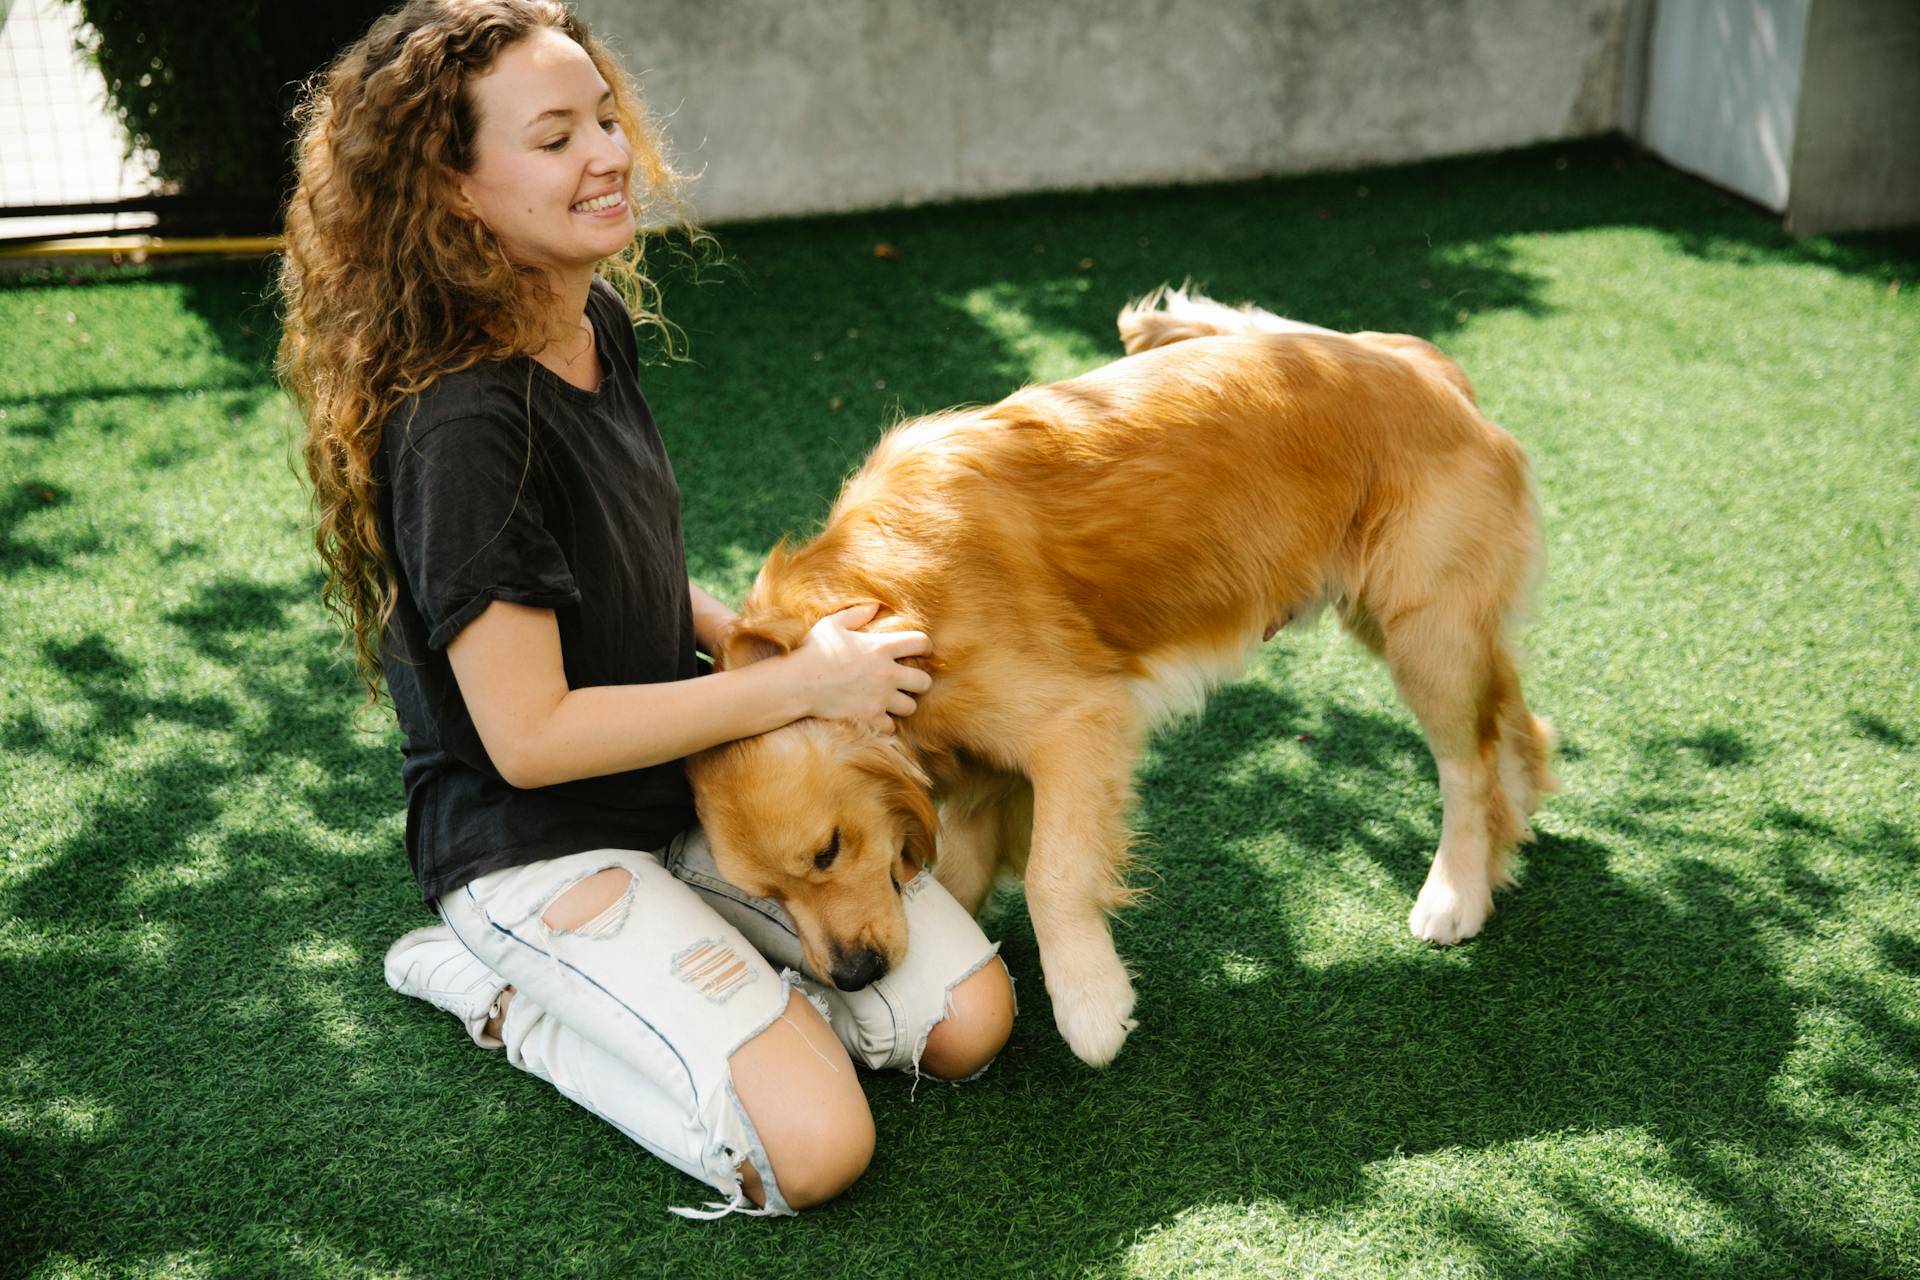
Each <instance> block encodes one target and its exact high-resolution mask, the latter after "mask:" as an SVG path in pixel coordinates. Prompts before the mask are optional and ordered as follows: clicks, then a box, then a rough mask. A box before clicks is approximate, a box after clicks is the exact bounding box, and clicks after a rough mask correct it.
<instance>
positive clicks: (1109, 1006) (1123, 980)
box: [1047, 963, 1140, 1067]
mask: <svg viewBox="0 0 1920 1280" xmlns="http://www.w3.org/2000/svg"><path fill="white" fill-rule="evenodd" d="M1047 994H1048V995H1049V996H1050V997H1052V999H1053V1021H1054V1024H1055V1025H1056V1026H1058V1027H1059V1028H1060V1034H1061V1036H1063V1037H1064V1038H1065V1039H1066V1042H1067V1047H1068V1048H1069V1049H1072V1050H1073V1054H1074V1056H1075V1057H1076V1058H1079V1059H1080V1061H1082V1062H1084V1063H1086V1064H1087V1065H1088V1066H1090V1067H1104V1066H1106V1065H1107V1064H1108V1063H1109V1062H1112V1061H1113V1059H1114V1055H1116V1054H1118V1053H1119V1052H1120V1046H1121V1045H1123V1044H1125V1043H1126V1042H1127V1033H1128V1032H1129V1031H1132V1030H1133V1029H1134V1028H1135V1027H1136V1026H1138V1025H1140V1024H1139V1023H1137V1022H1136V1021H1134V1019H1133V1016H1132V1015H1133V998H1134V997H1133V983H1132V982H1131V981H1130V980H1129V979H1128V978H1127V971H1126V969H1125V968H1124V967H1123V966H1121V965H1119V964H1117V963H1116V964H1115V965H1114V966H1113V967H1112V968H1111V969H1110V970H1106V971H1103V972H1097V973H1095V974H1092V975H1089V976H1088V977H1085V978H1081V979H1079V980H1076V981H1073V982H1062V983H1060V984H1058V988H1057V989H1056V986H1055V984H1053V983H1051V982H1049V983H1048V984H1047Z"/></svg>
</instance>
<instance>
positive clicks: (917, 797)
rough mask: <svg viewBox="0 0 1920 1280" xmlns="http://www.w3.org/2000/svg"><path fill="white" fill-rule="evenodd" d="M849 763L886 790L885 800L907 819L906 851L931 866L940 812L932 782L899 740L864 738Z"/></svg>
mask: <svg viewBox="0 0 1920 1280" xmlns="http://www.w3.org/2000/svg"><path fill="white" fill-rule="evenodd" d="M850 759H851V762H852V763H853V764H854V766H855V767H857V768H859V769H860V770H861V771H862V772H864V773H866V774H868V775H869V776H871V777H873V778H874V779H876V780H877V781H879V782H880V784H881V785H882V786H883V787H884V788H885V789H886V795H887V803H888V805H889V806H890V807H891V808H892V809H893V811H894V812H895V813H898V814H900V815H901V816H902V817H903V818H905V819H906V831H905V837H906V854H907V856H908V857H910V858H912V859H913V860H914V861H915V862H917V863H919V864H920V865H921V866H923V867H930V866H932V865H933V860H934V856H935V854H936V853H937V852H938V847H937V843H936V836H937V835H938V833H939V830H940V815H939V814H938V813H937V812H936V811H935V810H934V807H933V783H932V781H931V780H929V779H928V777H927V775H926V773H925V772H924V771H923V770H922V769H921V768H920V766H919V765H917V764H915V763H914V762H913V761H912V760H910V759H909V758H908V757H907V753H906V751H905V749H904V748H902V747H901V745H900V743H899V742H898V741H897V740H896V739H893V738H883V737H880V736H879V735H878V734H875V735H872V736H869V737H867V738H865V739H864V740H863V741H862V742H861V743H860V745H859V746H858V747H857V748H855V749H854V751H853V752H852V754H851V757H850Z"/></svg>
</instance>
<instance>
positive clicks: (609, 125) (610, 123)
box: [600, 119, 620, 133]
mask: <svg viewBox="0 0 1920 1280" xmlns="http://www.w3.org/2000/svg"><path fill="white" fill-rule="evenodd" d="M600 127H601V128H602V129H605V130H606V131H607V132H608V133H612V132H613V131H614V130H615V129H618V128H619V127H620V122H619V121H618V120H611V119H609V120H602V121H601V122H600Z"/></svg>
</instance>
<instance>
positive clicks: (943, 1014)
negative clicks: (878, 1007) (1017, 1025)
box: [900, 942, 1020, 1099]
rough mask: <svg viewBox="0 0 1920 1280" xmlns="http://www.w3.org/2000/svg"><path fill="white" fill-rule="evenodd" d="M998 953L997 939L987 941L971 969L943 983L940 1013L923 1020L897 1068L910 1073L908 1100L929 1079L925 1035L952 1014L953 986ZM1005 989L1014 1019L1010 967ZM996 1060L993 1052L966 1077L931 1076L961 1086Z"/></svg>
mask: <svg viewBox="0 0 1920 1280" xmlns="http://www.w3.org/2000/svg"><path fill="white" fill-rule="evenodd" d="M999 954H1000V944H999V943H997V942H989V943H988V945H987V954H986V955H984V956H981V957H980V959H979V960H978V961H976V962H975V963H974V965H973V967H972V968H970V969H968V970H967V971H966V972H965V973H963V974H961V975H960V976H959V977H957V978H955V979H954V980H953V981H952V982H949V983H948V984H947V989H946V991H945V992H944V993H943V994H944V998H943V999H942V1000H941V1007H940V1016H939V1017H937V1018H934V1019H932V1020H931V1021H929V1022H928V1023H927V1025H926V1026H924V1027H922V1028H920V1035H919V1037H918V1038H916V1039H915V1040H914V1042H913V1061H912V1062H911V1063H909V1064H908V1065H906V1066H904V1067H902V1068H900V1069H901V1070H902V1071H906V1072H910V1073H911V1074H912V1075H913V1088H911V1089H909V1090H907V1097H908V1098H910V1099H911V1098H913V1097H915V1096H916V1095H917V1094H918V1093H919V1092H920V1082H921V1081H922V1080H924V1079H928V1078H929V1077H927V1076H924V1075H922V1074H921V1071H920V1059H921V1058H922V1057H924V1056H925V1055H926V1052H927V1038H928V1037H929V1036H931V1035H932V1034H933V1029H934V1028H935V1027H937V1026H939V1025H940V1024H941V1023H943V1022H945V1021H946V1020H947V1019H948V1018H951V1017H952V1016H953V989H954V988H955V987H957V986H959V985H960V984H961V983H963V982H965V981H966V980H967V979H968V978H971V977H972V976H973V975H974V974H976V973H978V972H980V971H981V970H982V969H984V968H986V967H987V964H988V962H989V961H991V960H992V959H993V958H994V957H995V956H997V955H999ZM1003 967H1004V966H1003ZM1007 990H1008V992H1009V993H1011V994H1012V996H1013V1016H1014V1017H1016V1018H1017V1017H1019V1016H1020V992H1019V990H1018V987H1017V984H1015V982H1014V980H1013V970H1012V969H1008V970H1007ZM998 1059H999V1055H998V1054H995V1055H994V1057H993V1058H990V1059H988V1060H987V1062H986V1064H985V1066H982V1067H981V1068H980V1069H979V1070H978V1071H976V1072H974V1073H973V1074H972V1075H970V1076H961V1077H960V1078H959V1079H958V1080H946V1079H942V1078H941V1077H939V1076H933V1077H931V1078H932V1079H934V1080H939V1081H940V1083H941V1084H945V1085H963V1084H966V1083H967V1082H968V1081H970V1080H978V1079H979V1078H980V1077H981V1076H983V1075H985V1074H987V1068H988V1067H991V1066H992V1065H993V1064H994V1062H995V1061H997V1060H998Z"/></svg>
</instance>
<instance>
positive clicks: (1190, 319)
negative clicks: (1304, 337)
mask: <svg viewBox="0 0 1920 1280" xmlns="http://www.w3.org/2000/svg"><path fill="white" fill-rule="evenodd" d="M1119 324H1120V341H1121V342H1122V343H1124V344H1125V346H1126V348H1127V354H1128V355H1136V354H1138V353H1139V352H1142V351H1150V350H1152V349H1153V348H1154V347H1164V346H1166V345H1168V344H1169V343H1174V342H1183V341H1185V340H1186V339H1188V338H1204V337H1209V336H1211V335H1214V334H1232V333H1324V334H1333V333H1334V330H1332V329H1322V328H1321V327H1320V326H1319V325H1314V324H1303V323H1301V322H1300V321H1298V320H1288V319H1286V318H1285V317H1283V316H1277V315H1275V314H1273V312H1271V311H1262V310H1261V309H1260V308H1258V307H1256V306H1253V305H1252V304H1251V303H1246V304H1242V305H1241V306H1238V307H1229V306H1225V305H1223V304H1221V303H1218V302H1215V301H1214V300H1213V299H1212V298H1208V297H1203V296H1202V295H1201V294H1198V293H1196V292H1194V290H1193V288H1192V287H1191V286H1190V285H1181V286H1180V287H1179V288H1178V289H1176V288H1174V287H1173V286H1171V285H1164V284H1163V285H1161V286H1160V287H1159V288H1158V289H1155V290H1154V291H1153V292H1152V293H1149V294H1148V295H1147V296H1146V297H1144V298H1142V299H1140V300H1139V301H1138V302H1130V303H1128V304H1127V305H1126V306H1124V307H1122V308H1121V309H1120V320H1119Z"/></svg>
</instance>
